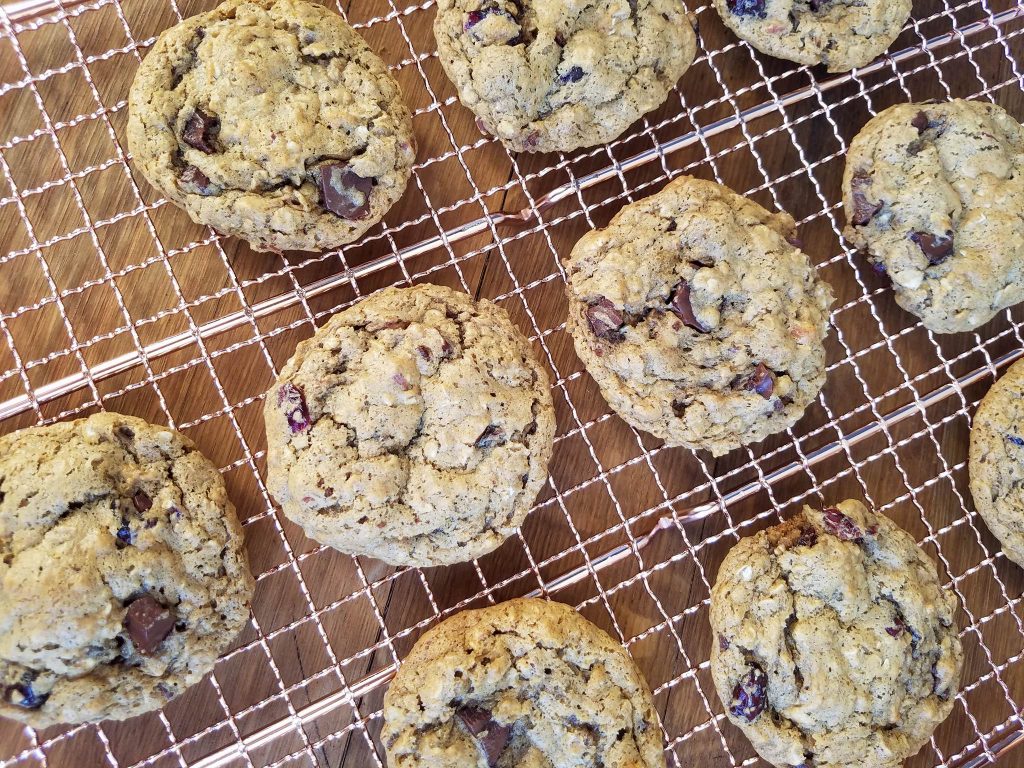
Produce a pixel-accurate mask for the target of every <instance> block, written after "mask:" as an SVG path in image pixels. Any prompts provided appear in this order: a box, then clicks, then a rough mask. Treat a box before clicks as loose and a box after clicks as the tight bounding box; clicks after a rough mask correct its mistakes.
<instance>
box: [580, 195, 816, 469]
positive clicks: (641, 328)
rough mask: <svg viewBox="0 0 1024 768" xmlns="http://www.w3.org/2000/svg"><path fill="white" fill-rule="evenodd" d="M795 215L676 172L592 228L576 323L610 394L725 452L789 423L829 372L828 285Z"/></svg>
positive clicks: (627, 411)
mask: <svg viewBox="0 0 1024 768" xmlns="http://www.w3.org/2000/svg"><path fill="white" fill-rule="evenodd" d="M797 242H798V241H797V240H796V239H795V225H794V222H793V219H792V218H791V217H790V216H788V215H787V214H784V213H779V214H771V213H768V211H766V210H765V209H764V208H762V207H761V206H760V205H758V204H757V203H754V202H752V201H750V200H747V199H746V198H744V197H741V196H740V195H737V194H736V193H735V192H733V191H732V190H730V189H727V188H726V187H723V186H721V185H719V184H714V183H712V182H708V181H701V180H699V179H694V178H690V177H688V176H683V177H680V178H679V179H677V180H675V181H673V182H672V183H671V184H669V185H668V186H667V187H665V189H663V190H662V191H661V192H659V193H658V194H656V195H652V196H651V197H648V198H646V199H645V200H640V201H638V202H636V203H633V204H631V205H627V206H626V207H625V208H623V209H622V210H621V211H620V212H619V213H618V214H617V215H616V216H615V218H613V219H612V221H611V223H610V224H609V225H608V227H607V228H606V229H602V230H595V231H593V232H590V233H589V234H587V235H585V236H584V237H583V238H581V239H580V241H579V242H578V243H577V244H576V246H575V247H574V248H573V250H572V256H571V259H570V261H569V263H568V265H567V272H568V285H567V288H566V292H567V295H568V297H569V317H568V328H569V331H570V333H571V334H572V337H573V341H574V342H575V345H576V352H577V354H578V355H579V356H580V359H581V360H582V361H583V364H584V365H585V366H586V367H587V370H588V371H589V372H590V375H591V376H593V377H594V380H595V381H597V384H598V386H599V387H600V388H601V394H602V395H604V398H605V400H607V401H608V404H609V405H611V407H612V408H613V409H614V410H615V411H616V412H617V413H618V414H619V415H620V416H621V417H622V418H623V419H625V420H626V421H627V422H628V423H629V424H631V425H633V426H634V427H636V428H637V429H643V430H645V431H647V432H650V433H651V434H652V435H655V436H656V437H659V438H661V439H663V440H664V441H665V442H666V443H667V444H669V445H684V446H687V447H689V448H706V449H708V450H710V451H711V452H712V453H713V454H714V455H716V456H718V455H720V454H723V453H725V452H727V451H729V450H731V449H733V448H736V447H737V446H740V445H745V444H747V443H755V442H758V441H759V440H762V439H764V438H765V437H767V436H768V435H770V434H772V433H774V432H779V431H780V430H783V429H786V428H787V427H789V426H790V425H792V424H793V423H795V422H796V420H797V419H799V418H800V416H801V414H803V412H804V409H805V408H806V407H807V406H808V405H809V404H810V403H811V401H813V400H814V398H815V397H816V396H817V394H818V391H819V390H820V389H821V386H822V384H823V383H824V381H825V348H824V340H825V335H826V333H827V330H828V318H829V313H828V308H829V305H830V304H831V303H832V292H831V290H830V289H829V287H828V285H827V284H826V283H824V282H822V281H821V280H819V279H818V278H817V276H816V274H815V271H814V267H812V266H811V264H810V262H809V261H808V259H807V256H806V255H804V254H803V253H802V252H801V251H800V250H799V248H797V246H796V245H795V244H794V243H797Z"/></svg>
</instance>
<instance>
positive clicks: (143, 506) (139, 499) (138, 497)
mask: <svg viewBox="0 0 1024 768" xmlns="http://www.w3.org/2000/svg"><path fill="white" fill-rule="evenodd" d="M132 504H134V505H135V509H137V510H138V511H139V512H140V513H146V512H149V510H151V509H152V508H153V500H152V499H151V498H149V494H148V493H146V492H145V491H142V490H139V491H136V492H135V495H134V496H132Z"/></svg>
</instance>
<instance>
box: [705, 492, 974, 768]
mask: <svg viewBox="0 0 1024 768" xmlns="http://www.w3.org/2000/svg"><path fill="white" fill-rule="evenodd" d="M955 611H956V598H955V597H954V596H953V595H952V593H950V592H949V591H947V590H945V589H943V588H942V586H941V585H940V583H939V577H938V574H937V573H936V570H935V564H934V563H933V562H932V561H931V560H930V559H929V558H928V556H927V555H926V554H925V553H924V552H922V551H921V549H920V548H919V547H918V546H917V543H916V542H915V541H914V539H913V538H912V537H911V536H910V535H909V534H908V533H906V532H905V531H904V530H902V529H901V528H900V527H899V526H897V525H896V524H895V523H894V522H892V521H891V520H890V519H889V518H888V517H886V516H885V515H881V514H877V513H875V512H872V511H871V510H869V509H867V508H866V507H865V506H864V505H863V504H861V503H860V502H859V501H852V500H850V501H844V502H842V503H840V504H838V505H837V506H835V507H827V508H825V509H823V510H821V511H818V510H815V509H811V508H810V507H804V509H803V511H802V512H800V513H799V514H797V515H796V516H794V517H793V518H792V519H790V520H787V521H786V522H784V523H782V524H781V525H777V526H775V527H774V528H769V529H768V530H764V531H761V532H759V533H757V534H755V535H753V536H750V537H748V538H745V539H742V540H740V542H739V543H738V544H736V545H735V546H734V547H733V548H732V550H731V551H730V552H729V554H728V555H726V557H725V560H724V561H723V562H722V566H721V568H720V569H719V571H718V580H717V582H716V583H715V586H714V589H713V590H712V591H711V629H712V631H713V633H714V637H713V642H712V644H711V674H712V677H713V678H714V681H715V688H716V689H717V691H718V697H719V698H720V699H721V701H722V704H723V706H724V707H725V711H726V715H727V716H728V718H729V719H730V720H731V721H732V722H733V724H734V725H736V726H737V727H738V728H739V729H740V730H741V731H743V733H744V734H745V735H746V736H747V738H748V739H750V742H751V744H752V745H753V747H754V749H755V750H757V752H758V754H760V755H761V757H763V758H764V759H765V760H767V761H768V762H770V763H772V764H773V765H776V766H779V767H780V768H790V767H791V766H800V765H813V766H816V767H817V768H845V766H852V765H857V766H864V768H895V767H896V766H899V765H900V764H902V763H903V761H904V760H905V759H906V758H908V757H910V756H911V755H913V754H915V753H916V752H917V751H918V750H919V749H920V748H921V747H922V746H923V745H924V744H925V743H926V742H927V741H928V739H929V738H930V737H931V734H932V731H933V730H935V727H936V726H937V725H938V724H939V723H941V722H942V721H943V720H945V719H946V717H947V716H948V715H949V713H950V712H951V711H952V709H953V703H954V697H955V696H956V693H957V690H958V687H959V682H960V671H961V667H962V665H963V650H962V648H961V645H960V639H959V635H958V630H957V626H956V623H955V621H954V613H955Z"/></svg>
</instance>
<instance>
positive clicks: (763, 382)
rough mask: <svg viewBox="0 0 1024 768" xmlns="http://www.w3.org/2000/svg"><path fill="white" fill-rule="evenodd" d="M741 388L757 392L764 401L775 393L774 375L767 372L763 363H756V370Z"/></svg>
mask: <svg viewBox="0 0 1024 768" xmlns="http://www.w3.org/2000/svg"><path fill="white" fill-rule="evenodd" d="M743 388H744V389H746V390H749V391H751V392H757V394H759V395H760V396H761V397H763V398H764V399H765V400H767V399H769V398H770V397H771V396H772V392H774V391H775V374H774V373H772V372H771V371H770V370H768V367H767V366H766V365H765V364H764V363H758V364H757V368H755V369H754V372H753V373H752V374H751V375H750V377H749V378H748V379H747V381H746V382H745V383H744V385H743Z"/></svg>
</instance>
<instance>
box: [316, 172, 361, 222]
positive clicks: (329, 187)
mask: <svg viewBox="0 0 1024 768" xmlns="http://www.w3.org/2000/svg"><path fill="white" fill-rule="evenodd" d="M318 183H319V187H320V202H321V205H323V207H324V208H326V209H327V210H328V211H330V212H331V213H333V214H335V215H336V216H341V218H343V219H349V220H350V221H358V220H359V219H365V218H366V217H367V216H369V215H370V192H371V190H372V189H373V179H364V178H363V177H362V176H359V175H357V174H356V173H355V172H354V171H353V170H352V169H351V168H350V167H349V166H348V164H346V163H324V164H323V165H321V166H320V174H319V180H318Z"/></svg>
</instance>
